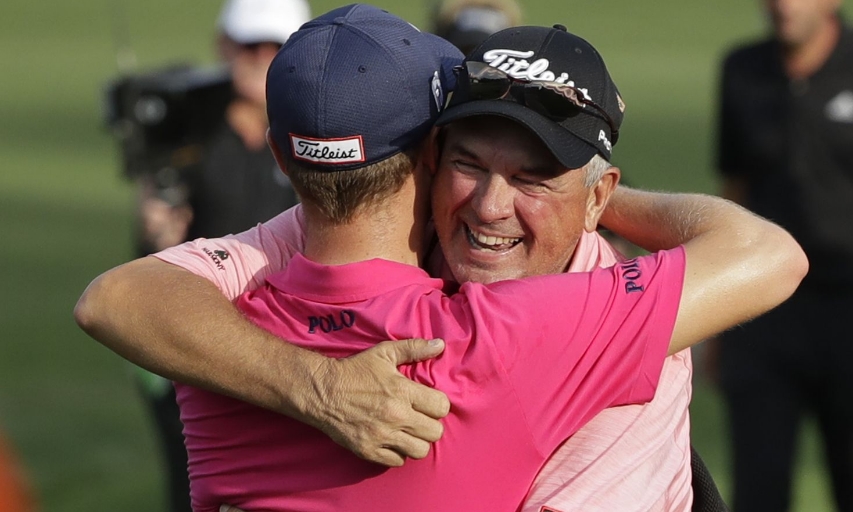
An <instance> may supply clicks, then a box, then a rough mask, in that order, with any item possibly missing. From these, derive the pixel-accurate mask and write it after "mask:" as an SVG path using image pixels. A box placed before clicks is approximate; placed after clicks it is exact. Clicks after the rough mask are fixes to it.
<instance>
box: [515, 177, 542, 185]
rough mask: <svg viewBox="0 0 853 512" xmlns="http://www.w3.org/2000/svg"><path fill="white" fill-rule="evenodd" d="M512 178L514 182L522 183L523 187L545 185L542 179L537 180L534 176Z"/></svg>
mask: <svg viewBox="0 0 853 512" xmlns="http://www.w3.org/2000/svg"><path fill="white" fill-rule="evenodd" d="M514 179H515V181H516V183H518V184H519V185H523V186H525V187H544V186H545V184H544V183H543V181H542V180H539V179H536V178H528V177H525V176H516V177H515V178H514Z"/></svg>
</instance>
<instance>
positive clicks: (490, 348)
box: [176, 248, 684, 512]
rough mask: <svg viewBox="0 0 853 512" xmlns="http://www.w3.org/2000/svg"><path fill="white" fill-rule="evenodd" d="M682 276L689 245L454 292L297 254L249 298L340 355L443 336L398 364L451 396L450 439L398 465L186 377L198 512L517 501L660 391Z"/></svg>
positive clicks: (256, 313) (276, 327)
mask: <svg viewBox="0 0 853 512" xmlns="http://www.w3.org/2000/svg"><path fill="white" fill-rule="evenodd" d="M683 274H684V251H683V249H681V248H678V249H674V250H672V251H666V252H661V253H657V254H655V255H653V256H647V257H643V258H637V259H634V260H629V261H626V262H623V263H620V264H618V265H617V266H615V267H611V268H609V269H598V270H596V271H594V272H593V273H588V274H561V275H552V276H539V277H533V278H529V279H525V280H518V281H505V282H501V283H495V284H492V285H488V286H484V285H480V284H477V283H466V284H464V285H462V287H461V288H460V290H459V292H458V293H456V294H454V295H450V296H448V295H447V294H445V293H444V292H443V291H442V290H443V289H444V288H445V286H446V282H445V281H442V280H439V279H433V278H430V277H429V276H428V275H427V274H426V272H424V271H423V270H421V269H419V268H417V267H412V266H408V265H402V264H399V263H393V262H389V261H386V260H370V261H366V262H360V263H353V264H349V265H340V266H322V265H318V264H315V263H313V262H311V261H309V260H307V259H305V258H304V257H302V256H301V255H299V254H297V255H295V256H294V257H293V259H292V260H291V262H290V264H289V265H288V267H287V268H286V269H285V270H284V271H282V272H281V273H278V274H274V275H272V276H270V277H268V278H267V284H266V285H265V286H263V287H261V288H259V289H257V290H255V291H253V292H248V293H247V294H245V295H243V296H241V297H240V298H239V299H238V300H237V303H236V304H237V306H238V307H239V308H240V309H241V310H242V311H243V312H244V313H245V314H246V316H247V317H248V318H249V319H250V320H251V321H253V322H255V323H256V324H257V325H258V326H260V327H262V328H264V329H265V330H268V331H270V332H272V333H273V334H275V335H277V336H279V337H281V338H284V339H287V340H290V341H292V342H294V343H297V344H299V345H301V346H303V347H306V348H310V349H313V350H318V351H321V352H323V353H325V354H327V355H330V356H333V357H346V356H349V355H352V354H354V353H356V352H359V351H361V350H364V349H366V348H369V347H370V346H372V345H373V344H375V343H377V342H379V341H382V340H386V339H404V338H409V337H412V336H423V337H427V338H434V337H438V338H443V339H444V340H445V341H446V344H447V348H446V349H445V351H444V353H443V354H442V355H441V356H440V357H438V358H436V359H433V360H429V361H425V362H423V363H418V364H414V365H406V366H404V367H402V368H401V371H402V372H403V373H404V374H405V375H406V376H407V377H409V378H411V379H413V380H415V381H417V382H420V383H423V384H425V385H429V386H434V387H436V388H438V389H441V390H443V391H444V392H445V393H447V395H448V398H449V399H450V402H451V404H453V407H452V410H451V412H450V414H449V415H448V416H447V417H446V418H445V419H444V425H445V429H446V432H445V435H444V436H443V437H442V439H441V440H439V441H438V442H436V443H435V444H434V446H433V449H432V450H431V451H430V454H429V456H428V457H427V458H425V459H423V460H419V461H409V462H407V464H405V465H404V466H403V467H402V468H396V469H390V470H389V469H388V468H384V467H381V466H378V465H376V464H373V463H370V462H367V461H364V460H362V459H359V458H357V457H356V456H354V455H353V454H351V453H349V452H348V451H347V450H345V449H344V448H342V447H340V446H339V445H337V444H335V443H334V442H333V441H331V440H330V439H328V438H327V437H326V436H325V435H324V434H322V433H321V432H319V431H317V430H315V429H313V428H311V427H308V426H306V425H304V424H302V423H300V422H297V421H294V420H291V419H290V418H287V417H284V416H281V415H278V414H275V413H272V412H270V411H268V410H265V409H261V408H258V407H255V406H252V405H249V404H247V403H244V402H240V401H237V400H233V399H231V398H228V397H224V396H221V395H217V394H215V393H210V392H207V391H203V390H201V389H198V388H194V387H192V386H187V385H180V384H177V385H176V389H177V393H178V403H179V405H180V407H181V420H182V421H183V422H184V436H185V439H186V446H187V451H188V454H189V471H190V480H191V491H192V492H191V494H192V500H193V507H194V509H196V510H198V511H201V512H214V511H216V510H217V509H218V507H219V505H220V504H221V503H230V504H236V505H237V506H240V507H242V508H245V509H246V510H271V511H286V510H316V511H338V510H350V511H353V510H354V511H360V510H361V511H365V512H367V511H372V512H375V511H389V512H390V511H395V512H396V511H399V510H408V511H435V510H448V511H472V510H483V511H496V510H507V511H512V510H516V509H517V506H518V504H519V503H520V502H521V501H522V499H523V498H524V496H525V494H526V493H527V491H528V489H529V482H530V478H531V477H532V476H533V475H535V474H536V473H537V472H538V471H539V468H540V467H541V466H542V464H543V463H544V462H545V460H546V459H547V458H548V456H549V455H550V454H551V453H552V452H553V451H554V450H555V449H556V448H557V447H558V446H559V445H560V444H562V443H563V441H565V440H566V439H567V438H568V437H569V436H570V435H572V434H573V433H574V432H575V431H577V429H578V428H579V427H580V426H581V425H583V424H584V423H585V422H587V421H588V420H589V419H591V418H592V417H593V416H594V415H595V414H597V413H598V412H600V411H601V410H603V409H604V408H606V407H612V406H617V405H623V404H632V403H640V402H646V401H649V400H651V398H652V397H653V396H654V390H655V387H656V385H657V380H658V377H659V375H660V370H661V366H662V364H663V360H664V359H665V357H666V350H667V348H668V346H669V340H670V337H671V335H672V328H673V325H674V323H675V317H676V313H677V310H678V304H679V300H680V296H681V287H682V280H683ZM566 340H571V341H568V342H567V341H566Z"/></svg>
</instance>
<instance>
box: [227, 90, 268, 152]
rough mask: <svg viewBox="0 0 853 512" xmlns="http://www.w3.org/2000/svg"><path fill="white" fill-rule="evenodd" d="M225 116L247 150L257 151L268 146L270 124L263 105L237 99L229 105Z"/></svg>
mask: <svg viewBox="0 0 853 512" xmlns="http://www.w3.org/2000/svg"><path fill="white" fill-rule="evenodd" d="M225 115H226V118H227V120H228V124H229V125H230V126H231V128H232V129H233V130H234V133H236V134H237V135H238V136H239V137H240V139H242V140H243V144H244V145H245V146H246V147H247V148H249V149H252V150H255V151H257V150H259V149H262V148H264V147H265V146H266V144H267V140H266V136H267V128H268V127H269V122H268V121H267V112H266V109H265V108H264V106H263V105H258V104H256V103H253V102H251V101H248V100H245V99H236V100H234V101H232V102H231V104H230V105H228V110H227V111H226V113H225Z"/></svg>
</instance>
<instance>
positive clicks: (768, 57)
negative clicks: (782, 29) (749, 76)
mask: <svg viewBox="0 0 853 512" xmlns="http://www.w3.org/2000/svg"><path fill="white" fill-rule="evenodd" d="M776 51H777V44H776V42H775V41H774V40H772V39H760V40H753V41H748V42H744V43H740V44H738V45H736V46H734V47H733V48H731V49H730V50H729V51H728V52H726V56H725V58H724V59H723V69H724V70H725V71H726V72H729V73H731V72H747V71H750V70H756V69H759V70H760V69H764V68H766V67H767V66H768V64H770V63H772V62H773V61H774V59H775V58H776Z"/></svg>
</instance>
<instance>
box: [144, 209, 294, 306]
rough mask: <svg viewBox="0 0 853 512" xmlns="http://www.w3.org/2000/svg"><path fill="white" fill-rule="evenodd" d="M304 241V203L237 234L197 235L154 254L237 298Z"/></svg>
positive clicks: (280, 265)
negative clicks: (222, 235)
mask: <svg viewBox="0 0 853 512" xmlns="http://www.w3.org/2000/svg"><path fill="white" fill-rule="evenodd" d="M304 244H305V238H304V216H303V213H302V206H301V205H296V206H294V207H293V208H291V209H289V210H287V211H286V212H284V213H282V214H279V215H277V216H276V217H274V218H273V219H271V220H269V221H267V222H265V223H264V224H258V225H257V226H255V227H254V228H252V229H250V230H248V231H244V232H242V233H239V234H236V235H228V236H224V237H222V238H198V239H196V240H193V241H191V242H187V243H184V244H181V245H178V246H176V247H171V248H169V249H166V250H164V251H161V252H158V253H157V254H154V257H156V258H159V259H161V260H163V261H165V262H167V263H171V264H173V265H177V266H179V267H181V268H184V269H186V270H188V271H190V272H192V273H194V274H196V275H198V276H201V277H203V278H205V279H207V280H208V281H211V282H212V283H213V284H215V285H216V286H217V287H218V288H219V290H220V291H221V292H222V293H223V294H224V295H225V296H226V297H228V299H229V300H232V301H233V300H234V299H236V298H237V297H238V296H240V294H242V293H243V292H246V291H249V290H254V289H255V288H258V287H259V286H261V285H262V284H263V283H264V280H265V279H266V277H267V276H269V275H270V274H273V273H275V272H278V271H279V270H282V269H283V268H285V267H286V266H287V263H288V262H289V261H290V259H291V258H292V257H293V255H294V254H296V253H297V252H302V250H303V248H304Z"/></svg>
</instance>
